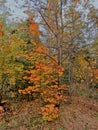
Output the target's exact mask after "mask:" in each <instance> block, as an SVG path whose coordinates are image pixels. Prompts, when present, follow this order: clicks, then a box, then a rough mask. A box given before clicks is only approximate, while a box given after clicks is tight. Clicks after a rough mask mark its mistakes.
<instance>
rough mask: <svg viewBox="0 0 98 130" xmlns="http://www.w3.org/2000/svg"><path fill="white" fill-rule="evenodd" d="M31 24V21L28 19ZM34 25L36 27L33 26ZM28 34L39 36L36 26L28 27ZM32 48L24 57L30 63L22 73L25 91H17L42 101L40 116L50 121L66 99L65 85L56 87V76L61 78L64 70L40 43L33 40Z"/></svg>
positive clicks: (55, 116)
mask: <svg viewBox="0 0 98 130" xmlns="http://www.w3.org/2000/svg"><path fill="white" fill-rule="evenodd" d="M30 21H31V22H32V21H33V20H32V19H30ZM35 25H36V26H35ZM29 29H30V33H31V35H33V36H34V37H35V35H37V37H38V36H39V35H40V33H39V30H38V25H37V24H35V23H34V22H32V23H31V25H30V26H29ZM32 44H33V48H31V49H30V50H29V51H28V52H27V54H26V55H24V57H25V58H26V59H27V60H28V61H29V62H30V63H31V65H30V66H28V69H27V70H25V71H24V73H25V76H24V77H23V79H25V80H27V81H28V86H27V87H26V88H25V89H19V93H21V94H30V95H32V96H33V97H34V98H35V99H36V98H39V97H40V99H41V100H42V102H43V104H44V106H42V107H41V114H42V116H43V119H44V120H48V121H51V120H53V119H55V118H57V117H58V111H59V108H58V107H56V106H57V105H58V106H59V104H60V102H61V100H64V99H65V98H66V97H65V96H64V95H63V90H65V89H66V88H67V87H66V85H61V86H59V85H58V76H62V75H63V72H64V68H63V67H62V66H60V65H58V62H57V61H56V59H55V58H54V57H51V56H49V51H50V50H49V49H48V48H47V47H46V46H45V45H43V44H42V43H41V42H40V41H39V42H37V43H36V40H35V39H34V40H33V42H32Z"/></svg>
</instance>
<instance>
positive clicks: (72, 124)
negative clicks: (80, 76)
mask: <svg viewBox="0 0 98 130" xmlns="http://www.w3.org/2000/svg"><path fill="white" fill-rule="evenodd" d="M39 106H40V103H39V102H38V100H35V101H33V102H27V101H25V100H23V101H22V102H16V103H15V102H14V103H13V101H12V103H10V109H11V111H10V110H8V111H6V112H5V113H3V114H1V117H0V130H98V102H97V101H96V100H92V99H90V98H85V97H83V96H73V97H72V101H71V103H68V102H67V103H63V104H61V106H60V115H59V118H58V119H57V120H55V121H53V122H45V121H43V120H42V119H41V115H40V114H39V111H40V110H39Z"/></svg>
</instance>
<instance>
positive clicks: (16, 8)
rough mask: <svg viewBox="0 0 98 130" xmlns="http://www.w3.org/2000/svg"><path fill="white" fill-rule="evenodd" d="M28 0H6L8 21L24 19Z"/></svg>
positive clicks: (96, 5) (96, 4)
mask: <svg viewBox="0 0 98 130" xmlns="http://www.w3.org/2000/svg"><path fill="white" fill-rule="evenodd" d="M30 4H31V3H30V0H7V2H6V10H10V12H11V16H10V17H8V19H9V21H16V22H17V20H19V19H21V20H25V19H27V18H28V15H27V14H26V13H24V11H25V10H27V7H26V6H30ZM94 6H95V7H96V8H98V0H94Z"/></svg>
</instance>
